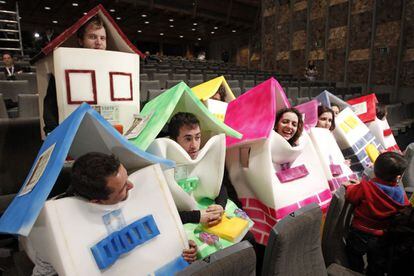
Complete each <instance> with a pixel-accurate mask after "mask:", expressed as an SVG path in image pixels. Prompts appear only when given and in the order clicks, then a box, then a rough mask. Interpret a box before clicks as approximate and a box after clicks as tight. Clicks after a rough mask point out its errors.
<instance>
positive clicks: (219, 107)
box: [191, 76, 235, 121]
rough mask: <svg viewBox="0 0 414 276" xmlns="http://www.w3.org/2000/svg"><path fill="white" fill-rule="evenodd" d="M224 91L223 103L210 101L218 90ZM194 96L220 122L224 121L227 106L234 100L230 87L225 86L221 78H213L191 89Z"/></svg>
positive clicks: (224, 81) (225, 83)
mask: <svg viewBox="0 0 414 276" xmlns="http://www.w3.org/2000/svg"><path fill="white" fill-rule="evenodd" d="M220 88H221V89H224V90H225V91H226V96H225V99H224V101H218V100H214V99H211V97H213V96H214V95H215V94H216V93H217V92H218V91H219V89H220ZM191 90H192V91H193V92H194V94H196V96H197V97H198V98H199V99H200V100H201V101H202V102H203V103H204V104H205V105H206V106H207V108H208V110H209V111H210V112H211V113H212V114H213V115H214V116H216V117H217V118H218V119H219V120H220V121H224V116H225V115H226V110H227V104H228V103H229V102H231V101H232V100H234V99H235V97H234V94H233V92H232V91H231V88H230V86H229V85H228V84H227V81H226V79H225V78H224V77H223V76H220V77H217V78H214V79H212V80H209V81H206V82H203V83H201V84H199V85H197V86H194V87H192V88H191Z"/></svg>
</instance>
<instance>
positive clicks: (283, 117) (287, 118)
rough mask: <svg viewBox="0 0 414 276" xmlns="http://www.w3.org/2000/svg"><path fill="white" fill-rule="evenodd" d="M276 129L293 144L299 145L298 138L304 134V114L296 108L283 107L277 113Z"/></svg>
mask: <svg viewBox="0 0 414 276" xmlns="http://www.w3.org/2000/svg"><path fill="white" fill-rule="evenodd" d="M274 130H275V131H276V132H277V133H279V134H280V135H281V136H282V137H283V138H285V139H286V140H287V141H288V142H289V144H290V145H291V146H296V145H297V143H296V142H297V140H298V139H299V137H300V136H301V135H302V131H303V120H302V114H300V112H299V111H298V110H297V109H296V108H293V107H291V108H283V109H281V110H279V111H278V112H277V114H276V122H275V127H274Z"/></svg>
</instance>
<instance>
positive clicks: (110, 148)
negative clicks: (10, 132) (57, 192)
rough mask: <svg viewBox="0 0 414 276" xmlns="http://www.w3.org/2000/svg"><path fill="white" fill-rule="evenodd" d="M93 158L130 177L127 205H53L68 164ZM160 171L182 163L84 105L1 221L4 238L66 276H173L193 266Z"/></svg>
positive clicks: (50, 143) (50, 142)
mask: <svg viewBox="0 0 414 276" xmlns="http://www.w3.org/2000/svg"><path fill="white" fill-rule="evenodd" d="M92 151H95V152H102V153H106V154H114V155H115V156H117V157H118V158H119V160H120V162H121V163H122V164H123V165H124V166H125V168H126V169H127V170H128V171H129V172H130V176H129V180H130V181H131V182H132V183H133V184H134V188H133V189H131V190H130V191H129V194H128V197H127V199H125V200H124V201H122V202H119V203H117V204H114V205H101V204H94V203H90V202H88V201H86V200H85V199H82V198H80V197H77V196H73V197H65V198H61V199H51V200H48V201H46V202H45V200H46V198H47V196H48V195H49V193H50V191H51V189H52V187H53V186H54V185H55V182H56V179H57V177H58V175H59V173H60V171H61V169H62V166H63V164H64V162H65V159H66V158H67V156H69V157H71V158H74V159H76V158H78V157H79V156H82V155H84V154H86V153H88V152H92ZM160 165H161V166H163V167H166V168H169V167H171V166H174V163H173V162H172V161H169V160H165V159H161V158H158V157H156V156H153V155H151V154H149V153H146V152H144V151H142V150H140V149H138V148H136V147H134V146H133V145H131V144H130V143H129V142H128V141H127V140H126V139H125V138H124V137H123V136H122V135H121V134H120V133H118V131H116V130H115V129H114V128H113V127H112V126H111V125H110V124H109V123H108V122H107V121H106V120H105V119H104V118H103V117H102V116H100V115H99V114H98V113H97V112H96V111H95V110H94V109H92V108H91V107H90V106H89V105H87V104H86V103H84V104H82V105H81V106H80V107H79V108H78V109H76V110H75V111H74V112H73V113H72V114H71V115H70V116H69V117H68V118H67V119H66V120H64V121H63V122H62V124H60V125H59V126H58V127H57V128H56V129H55V130H54V131H53V132H51V133H50V134H49V135H48V136H47V138H46V140H45V141H44V143H43V145H42V147H41V149H40V151H39V154H38V156H37V158H36V160H35V162H34V164H33V167H32V169H31V171H30V173H29V175H28V177H27V178H26V181H25V183H24V185H23V186H22V188H21V190H20V192H19V193H18V195H17V196H16V198H15V199H14V200H13V202H12V203H11V205H10V206H9V207H8V209H7V210H6V212H5V213H4V214H3V216H2V217H1V219H0V232H2V233H11V234H18V235H20V236H22V237H23V238H22V240H23V243H24V244H25V247H26V250H27V252H28V255H29V256H30V257H31V258H32V259H34V258H36V257H40V258H41V259H42V260H43V261H46V262H48V263H50V264H51V265H52V266H53V267H54V269H55V270H56V272H57V273H58V274H59V275H148V274H153V273H154V274H155V275H171V274H173V273H174V272H175V271H177V270H181V269H182V268H183V267H185V266H186V265H187V263H186V262H185V261H184V259H183V258H182V257H181V254H182V250H183V249H184V248H185V247H186V246H187V245H188V241H187V238H186V236H185V233H184V230H183V227H182V224H181V221H180V218H179V215H178V212H177V209H176V207H175V205H174V201H173V198H172V197H171V193H170V192H169V190H168V188H167V183H166V181H165V178H164V175H163V173H162V170H161V167H160ZM160 248H162V254H160V251H159V250H160ZM155 255H156V256H157V257H156V258H154V256H155ZM137 264H139V265H137Z"/></svg>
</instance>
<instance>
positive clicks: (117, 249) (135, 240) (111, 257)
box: [91, 215, 160, 270]
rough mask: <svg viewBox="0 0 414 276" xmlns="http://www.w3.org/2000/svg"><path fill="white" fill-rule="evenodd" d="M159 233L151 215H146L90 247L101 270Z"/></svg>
mask: <svg viewBox="0 0 414 276" xmlns="http://www.w3.org/2000/svg"><path fill="white" fill-rule="evenodd" d="M159 234H160V231H159V230H158V227H157V224H156V223H155V220H154V218H153V216H152V215H148V216H145V217H143V218H141V219H139V220H137V221H135V222H133V223H131V224H130V225H128V226H126V227H124V228H122V229H121V230H119V231H116V232H113V233H112V234H110V235H109V236H107V237H106V238H105V239H103V240H101V241H100V242H98V243H97V244H96V245H94V246H93V247H91V251H92V254H93V256H94V258H95V261H96V264H97V265H98V267H99V269H101V270H102V269H106V268H108V267H110V266H111V265H112V264H114V263H115V262H116V261H117V260H118V259H119V258H120V257H121V256H122V255H123V254H126V253H128V252H130V251H131V250H132V249H134V248H135V247H137V246H139V245H141V244H143V243H145V242H147V241H149V240H152V239H153V238H154V237H156V236H158V235H159Z"/></svg>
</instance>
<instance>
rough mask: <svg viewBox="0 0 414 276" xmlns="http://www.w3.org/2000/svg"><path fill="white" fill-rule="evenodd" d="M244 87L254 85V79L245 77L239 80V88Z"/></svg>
mask: <svg viewBox="0 0 414 276" xmlns="http://www.w3.org/2000/svg"><path fill="white" fill-rule="evenodd" d="M245 87H254V80H252V79H245V80H242V81H241V88H242V89H243V90H245Z"/></svg>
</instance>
